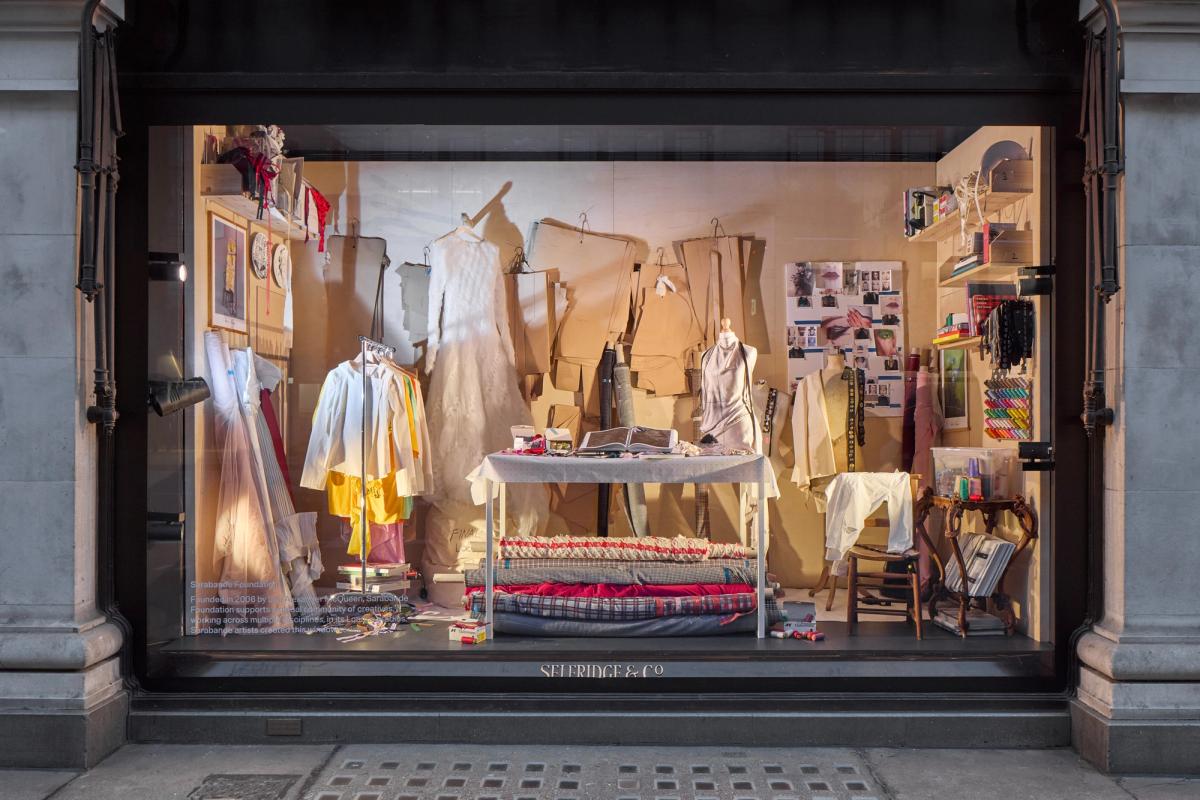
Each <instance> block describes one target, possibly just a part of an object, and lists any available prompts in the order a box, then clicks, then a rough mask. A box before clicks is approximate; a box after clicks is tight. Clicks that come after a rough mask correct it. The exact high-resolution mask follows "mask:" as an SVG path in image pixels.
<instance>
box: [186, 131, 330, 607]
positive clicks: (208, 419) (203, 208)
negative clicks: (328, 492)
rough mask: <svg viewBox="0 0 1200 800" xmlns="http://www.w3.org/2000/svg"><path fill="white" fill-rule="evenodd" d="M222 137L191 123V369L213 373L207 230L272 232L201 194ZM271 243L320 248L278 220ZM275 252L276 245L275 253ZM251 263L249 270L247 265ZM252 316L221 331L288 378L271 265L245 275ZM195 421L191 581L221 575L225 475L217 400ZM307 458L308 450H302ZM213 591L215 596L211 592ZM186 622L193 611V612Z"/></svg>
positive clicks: (282, 412)
mask: <svg viewBox="0 0 1200 800" xmlns="http://www.w3.org/2000/svg"><path fill="white" fill-rule="evenodd" d="M210 133H211V134H213V135H217V136H220V135H223V134H224V127H223V126H206V127H196V128H192V162H191V172H192V186H193V187H197V188H195V190H194V193H193V196H192V202H191V212H192V219H191V226H190V227H191V236H190V237H189V244H190V247H191V250H190V252H189V253H188V254H187V257H186V262H187V264H188V265H189V269H188V280H187V287H188V289H187V291H188V297H189V303H188V309H187V313H188V318H189V323H188V330H189V331H190V336H191V339H190V340H189V341H188V343H187V345H188V350H189V352H190V353H191V354H192V358H193V364H194V366H193V369H192V372H191V373H189V374H193V373H194V374H199V375H204V376H205V377H206V378H207V377H208V376H209V371H208V359H207V356H206V354H205V349H204V334H205V332H206V331H207V330H209V327H208V326H209V291H210V287H209V284H210V281H209V269H210V267H209V228H210V220H211V218H212V216H218V217H220V218H221V219H224V220H225V221H227V222H229V223H230V224H233V225H235V226H238V227H240V228H242V229H243V230H245V231H246V247H247V248H249V247H250V238H251V236H253V235H254V233H255V232H257V231H268V227H267V225H266V224H265V223H264V222H260V221H258V220H255V219H250V218H247V217H244V216H241V215H239V214H235V213H233V212H231V211H229V210H228V209H226V208H224V207H222V206H220V205H219V204H217V203H214V202H210V201H207V200H206V199H205V198H203V197H200V196H199V194H198V192H199V188H198V187H199V186H200V185H201V180H200V168H201V165H200V160H201V154H202V152H203V147H204V137H205V136H206V135H207V134H210ZM268 232H269V233H270V234H271V244H272V246H274V245H276V244H283V245H284V246H287V247H288V248H289V252H290V253H291V256H292V259H293V262H294V261H295V260H296V259H297V258H298V257H299V255H300V252H299V251H300V250H302V249H304V248H310V249H312V250H314V251H315V250H316V248H317V243H316V241H315V240H314V241H311V242H307V243H306V242H303V241H295V242H289V240H288V239H287V237H286V235H285V234H283V233H282V232H281V229H280V227H279V226H278V225H276V226H273V227H272V228H271V229H270V230H269V231H268ZM272 252H273V251H272ZM248 263H249V262H247V269H249V268H248ZM247 278H248V279H247V288H248V289H249V292H248V296H247V316H248V318H249V332H248V333H246V334H240V333H235V332H232V331H228V330H222V331H221V335H222V336H224V337H225V341H226V342H227V343H228V344H229V346H230V348H238V347H246V346H247V345H250V346H252V347H253V348H254V350H255V352H256V353H258V354H259V355H261V356H263V357H264V358H267V359H268V360H269V361H271V362H272V363H274V364H275V365H276V366H278V367H280V368H281V369H282V371H283V374H284V384H285V385H286V383H287V381H288V377H289V362H288V355H289V351H288V349H286V348H285V347H284V346H283V343H282V341H281V337H280V335H279V333H277V331H279V330H281V324H282V323H281V320H282V314H283V303H284V294H283V292H281V291H280V290H279V289H278V287H276V286H275V284H274V283H273V282H272V280H271V276H270V271H269V270H268V273H267V278H266V279H265V280H262V279H259V278H257V277H255V275H254V274H253V272H252V271H248V273H247ZM285 396H286V393H285V392H276V393H275V395H274V398H273V402H274V403H276V404H277V405H276V406H275V410H276V413H277V414H278V415H279V417H280V425H281V426H285V425H287V423H288V419H289V412H290V409H289V408H288V403H287V402H286V400H284V397H285ZM190 413H192V425H191V426H190V428H189V431H188V433H189V436H190V443H189V444H190V446H191V448H192V450H193V451H194V452H195V453H197V454H199V457H198V458H197V459H196V461H195V466H194V468H193V469H192V470H191V474H190V476H189V482H190V483H191V485H192V490H191V491H190V493H189V494H190V497H189V502H190V503H192V504H193V505H192V507H191V508H189V509H188V514H187V518H188V519H189V520H193V521H194V522H193V523H192V524H191V526H190V527H189V530H188V542H187V547H188V549H189V551H190V553H191V556H192V557H191V558H189V564H188V567H189V576H188V580H189V581H197V582H207V581H213V580H216V578H217V577H218V576H217V573H216V569H215V567H214V564H213V537H214V531H215V519H216V513H217V497H218V494H219V487H220V477H221V471H220V466H221V454H220V451H219V450H217V448H216V441H215V439H214V436H213V428H212V404H211V403H203V404H201V405H198V406H195V407H194V408H193V409H191V411H190ZM301 458H303V453H301ZM210 594H215V592H211V591H210ZM188 619H189V624H190V620H191V615H189V616H188Z"/></svg>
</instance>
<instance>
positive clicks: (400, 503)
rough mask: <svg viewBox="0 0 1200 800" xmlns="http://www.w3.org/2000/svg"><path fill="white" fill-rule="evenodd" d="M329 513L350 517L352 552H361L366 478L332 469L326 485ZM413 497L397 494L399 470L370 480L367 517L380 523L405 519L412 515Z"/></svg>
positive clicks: (368, 484)
mask: <svg viewBox="0 0 1200 800" xmlns="http://www.w3.org/2000/svg"><path fill="white" fill-rule="evenodd" d="M325 492H326V497H327V499H328V500H329V513H330V514H332V515H334V516H335V517H344V518H346V519H349V520H350V546H349V547H347V548H346V552H347V553H348V554H349V555H352V556H356V555H358V554H359V552H360V550H359V542H360V541H361V539H362V534H361V528H362V479H361V478H358V477H356V476H354V475H346V474H345V473H342V472H330V473H329V476H328V482H327V483H326V487H325ZM412 507H413V503H412V498H411V497H401V496H400V495H398V494H397V493H396V473H394V472H393V473H391V474H390V475H385V476H384V477H382V478H380V479H379V480H374V481H367V520H368V521H369V522H373V523H375V524H377V525H390V524H392V523H396V522H403V521H404V520H406V519H408V518H409V517H410V516H411V515H412ZM366 538H367V552H368V553H370V552H371V532H370V531H367V537H366Z"/></svg>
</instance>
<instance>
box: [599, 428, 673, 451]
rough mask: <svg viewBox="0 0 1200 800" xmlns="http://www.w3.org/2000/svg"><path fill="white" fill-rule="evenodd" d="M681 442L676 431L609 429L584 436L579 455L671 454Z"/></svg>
mask: <svg viewBox="0 0 1200 800" xmlns="http://www.w3.org/2000/svg"><path fill="white" fill-rule="evenodd" d="M678 441H679V434H678V433H677V432H676V431H675V430H674V429H672V430H664V429H662V428H642V427H639V426H633V427H628V428H607V429H605V430H602V431H590V432H588V433H586V434H584V436H583V442H582V443H581V444H580V445H579V449H578V450H577V451H576V452H578V453H583V454H587V453H669V452H671V449H672V448H673V447H675V444H676V443H677V442H678Z"/></svg>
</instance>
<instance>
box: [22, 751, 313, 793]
mask: <svg viewBox="0 0 1200 800" xmlns="http://www.w3.org/2000/svg"><path fill="white" fill-rule="evenodd" d="M333 752H334V747H333V746H332V745H256V746H241V747H239V746H229V745H211V746H210V745H185V744H176V745H172V744H132V745H126V746H125V747H122V748H121V749H120V750H118V751H117V752H115V753H113V754H112V755H111V756H109V757H108V758H107V759H105V760H104V761H102V762H101V763H100V764H99V765H98V766H97V767H96V768H95V769H92V770H90V771H88V772H87V773H85V774H83V775H80V776H79V777H78V778H76V779H75V780H73V781H71V782H70V783H69V784H67V785H66V786H65V787H63V788H62V789H60V790H59V791H58V792H57V793H55V794H53V795H52V797H53V800H296V799H297V798H299V797H300V795H301V793H302V792H303V791H304V789H305V788H306V787H307V784H308V783H310V782H311V778H312V775H313V774H314V773H315V772H319V771H320V770H321V768H322V767H323V766H324V765H325V762H326V761H327V760H328V759H329V757H330V755H332V753H333ZM0 797H3V795H2V794H0Z"/></svg>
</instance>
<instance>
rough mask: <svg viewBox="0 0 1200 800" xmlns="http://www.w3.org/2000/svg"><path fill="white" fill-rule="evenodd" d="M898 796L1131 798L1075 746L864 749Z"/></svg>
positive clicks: (946, 799) (941, 799)
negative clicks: (1042, 748)
mask: <svg viewBox="0 0 1200 800" xmlns="http://www.w3.org/2000/svg"><path fill="white" fill-rule="evenodd" d="M864 755H865V756H866V759H867V763H868V764H869V765H870V768H871V771H872V772H873V773H874V775H875V776H876V777H877V778H878V779H879V781H880V782H881V783H882V784H883V785H884V786H885V787H886V791H887V793H888V794H889V795H890V796H891V797H893V798H897V800H898V799H899V798H914V799H915V798H921V800H1016V799H1017V798H1037V799H1038V800H1041V798H1045V800H1130V794H1129V793H1128V792H1126V791H1125V790H1124V789H1122V788H1121V787H1120V786H1118V785H1117V783H1116V782H1115V781H1114V780H1113V779H1111V778H1109V777H1107V776H1105V775H1102V774H1100V773H1099V772H1097V771H1096V770H1095V769H1094V768H1093V767H1092V766H1091V765H1090V764H1088V763H1087V762H1086V761H1084V760H1083V759H1081V758H1080V757H1079V756H1078V755H1077V754H1076V753H1075V751H1073V750H1069V749H1065V748H1064V749H1060V750H982V749H963V750H932V749H931V750H908V749H905V750H892V749H870V750H866V751H865V752H864Z"/></svg>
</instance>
